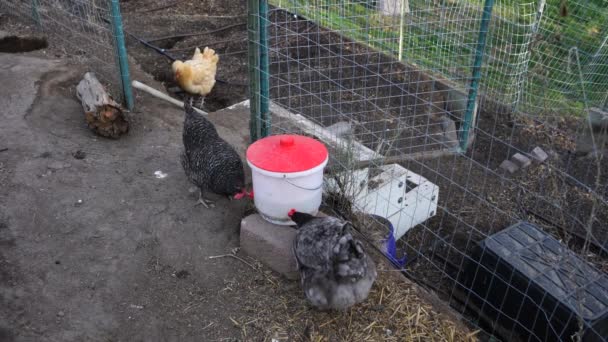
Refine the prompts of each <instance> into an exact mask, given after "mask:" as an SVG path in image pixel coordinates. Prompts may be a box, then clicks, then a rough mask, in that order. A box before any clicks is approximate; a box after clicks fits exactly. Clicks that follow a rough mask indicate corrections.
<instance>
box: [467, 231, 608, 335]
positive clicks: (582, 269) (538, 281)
mask: <svg viewBox="0 0 608 342" xmlns="http://www.w3.org/2000/svg"><path fill="white" fill-rule="evenodd" d="M459 282H460V284H461V285H462V287H463V288H462V289H461V290H462V291H463V292H464V293H465V295H467V301H468V302H469V304H473V305H470V306H471V307H475V308H476V309H477V310H478V312H479V313H480V314H481V315H483V316H484V318H485V319H486V320H491V321H493V324H496V325H499V326H500V327H501V329H495V331H494V332H495V333H496V332H498V334H499V335H501V337H503V338H506V339H507V340H508V341H510V340H512V339H513V337H515V336H519V337H520V338H522V339H523V340H525V341H571V340H572V336H573V335H574V334H575V333H577V332H579V331H580V327H581V324H580V323H581V322H582V323H583V325H582V326H583V330H582V333H581V338H582V341H585V342H592V341H593V342H595V341H608V275H606V274H605V273H603V272H601V271H599V270H597V269H596V268H594V267H593V266H591V265H589V264H588V263H587V262H585V261H584V260H582V259H580V258H579V257H578V256H577V255H576V254H575V253H574V252H572V251H571V250H570V249H569V248H568V247H566V246H565V245H563V244H562V243H560V242H559V241H557V240H556V239H554V238H553V237H551V236H549V235H548V234H546V233H545V232H543V231H542V230H541V229H539V228H538V227H536V226H535V225H533V224H531V223H528V222H520V223H518V224H515V225H513V226H510V227H508V228H507V229H505V230H503V231H501V232H499V233H496V234H494V235H492V236H490V237H488V238H486V239H485V240H483V241H482V242H481V243H480V244H479V246H478V247H477V248H476V250H475V252H474V253H473V255H472V257H471V259H470V260H468V261H467V263H466V265H465V269H464V271H463V272H460V277H459ZM500 332H502V333H500ZM505 332H509V335H510V333H511V332H515V334H514V335H513V336H504V335H505Z"/></svg>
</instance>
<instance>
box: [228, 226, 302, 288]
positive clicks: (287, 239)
mask: <svg viewBox="0 0 608 342" xmlns="http://www.w3.org/2000/svg"><path fill="white" fill-rule="evenodd" d="M295 236H296V230H295V229H294V228H293V227H289V226H279V225H276V224H272V223H270V222H268V221H266V220H264V219H263V218H262V217H261V216H260V215H259V214H253V215H249V216H247V217H245V218H244V219H243V220H241V238H240V240H241V241H240V243H241V250H242V251H243V252H245V253H246V254H248V255H249V256H251V257H253V258H256V259H258V260H259V261H260V262H262V263H263V264H264V265H266V266H268V267H270V268H271V269H272V270H274V271H276V272H278V273H280V274H281V275H283V276H285V277H286V278H287V279H293V280H296V279H299V278H300V273H299V272H298V268H297V264H296V259H295V256H294V255H293V240H294V238H295Z"/></svg>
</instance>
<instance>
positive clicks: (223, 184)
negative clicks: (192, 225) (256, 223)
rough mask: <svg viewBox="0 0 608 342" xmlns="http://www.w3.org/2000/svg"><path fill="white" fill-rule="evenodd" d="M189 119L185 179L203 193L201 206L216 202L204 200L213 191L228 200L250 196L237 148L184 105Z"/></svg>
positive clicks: (185, 131)
mask: <svg viewBox="0 0 608 342" xmlns="http://www.w3.org/2000/svg"><path fill="white" fill-rule="evenodd" d="M184 109H185V112H186V117H185V119H184V128H183V132H182V139H183V142H184V153H183V154H182V156H181V162H182V166H183V167H184V171H185V172H186V176H187V177H188V178H189V179H190V181H191V182H192V183H194V185H196V186H197V187H198V188H199V190H200V196H199V199H198V203H199V204H202V205H204V206H205V207H206V208H209V206H213V202H212V201H210V200H207V199H205V198H204V197H203V192H204V191H206V190H210V191H211V192H214V193H216V194H220V195H225V196H228V198H232V197H233V196H234V198H242V197H243V196H244V195H249V193H248V192H247V191H246V190H245V188H244V186H245V171H244V169H243V162H242V161H241V158H240V157H239V155H238V153H237V152H236V151H235V150H234V148H233V147H232V146H231V145H230V144H228V143H227V142H226V141H225V140H224V139H222V138H221V137H220V136H219V134H218V133H217V130H216V129H215V126H213V124H212V123H211V122H210V121H209V120H207V119H206V118H205V117H204V116H203V115H201V114H198V113H197V112H195V111H194V109H193V108H192V105H191V103H189V102H185V103H184Z"/></svg>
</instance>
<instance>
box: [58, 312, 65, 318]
mask: <svg viewBox="0 0 608 342" xmlns="http://www.w3.org/2000/svg"><path fill="white" fill-rule="evenodd" d="M57 316H59V317H63V316H65V313H64V312H63V311H59V312H58V313H57Z"/></svg>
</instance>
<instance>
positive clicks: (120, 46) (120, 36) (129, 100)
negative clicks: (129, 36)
mask: <svg viewBox="0 0 608 342" xmlns="http://www.w3.org/2000/svg"><path fill="white" fill-rule="evenodd" d="M110 7H111V11H112V27H113V29H114V39H115V42H116V53H117V54H118V66H119V68H120V77H121V82H122V92H123V97H124V102H125V105H126V107H127V109H129V110H132V109H133V104H134V103H133V91H132V90H131V76H130V75H129V60H128V58H127V48H126V45H125V35H124V32H123V28H122V16H121V15H120V1H119V0H111V2H110Z"/></svg>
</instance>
